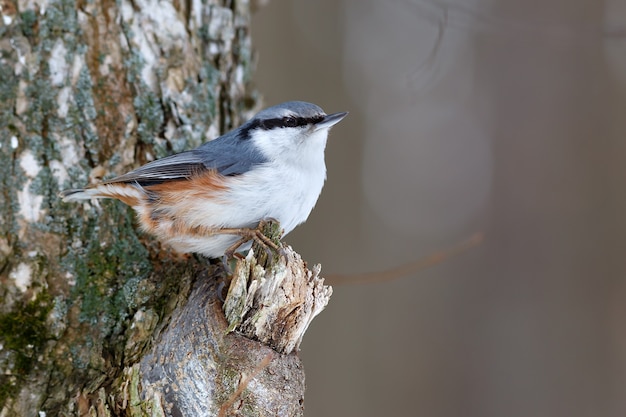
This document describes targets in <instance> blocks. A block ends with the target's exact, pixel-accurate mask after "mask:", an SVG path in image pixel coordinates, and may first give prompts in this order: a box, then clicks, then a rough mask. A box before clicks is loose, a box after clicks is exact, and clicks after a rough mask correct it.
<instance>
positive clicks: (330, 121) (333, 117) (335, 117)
mask: <svg viewBox="0 0 626 417" xmlns="http://www.w3.org/2000/svg"><path fill="white" fill-rule="evenodd" d="M347 115H348V112H347V111H344V112H341V113H333V114H328V115H326V117H324V118H323V119H322V120H321V121H319V122H317V123H316V124H315V130H319V129H328V128H330V127H332V126H334V125H336V124H337V123H339V122H340V121H341V120H342V119H343V118H344V117H346V116H347Z"/></svg>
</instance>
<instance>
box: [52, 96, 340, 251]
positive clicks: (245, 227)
mask: <svg viewBox="0 0 626 417" xmlns="http://www.w3.org/2000/svg"><path fill="white" fill-rule="evenodd" d="M347 114H348V113H334V114H329V115H327V114H326V113H324V111H323V110H322V109H321V108H320V107H318V106H316V105H315V104H311V103H306V102H302V101H290V102H286V103H282V104H279V105H277V106H273V107H270V108H267V109H265V110H263V111H261V112H259V113H258V114H256V115H255V116H254V117H253V118H252V119H251V120H249V121H248V122H246V123H244V124H243V125H242V126H240V127H239V128H237V129H234V130H231V131H230V132H228V133H226V134H224V135H222V136H220V137H218V138H217V139H214V140H212V141H209V142H207V143H205V144H203V145H201V146H200V147H198V148H196V149H193V150H191V151H186V152H182V153H179V154H176V155H172V156H168V157H165V158H162V159H158V160H156V161H153V162H150V163H148V164H146V165H144V166H142V167H140V168H137V169H136V170H134V171H131V172H129V173H127V174H124V175H121V176H119V177H117V178H113V179H111V180H107V181H103V182H101V183H98V184H94V185H89V186H87V187H85V188H81V189H72V190H65V191H62V192H61V194H60V196H61V197H62V198H63V200H64V201H77V200H87V199H92V198H115V199H118V200H120V201H122V202H123V203H125V204H128V205H129V206H131V207H132V208H133V209H135V211H136V212H137V216H138V219H139V223H140V224H141V227H142V229H143V230H145V231H146V232H149V233H151V234H153V235H155V236H156V237H157V238H158V239H159V240H160V241H162V242H164V243H166V244H168V245H169V246H171V247H172V248H173V249H174V250H176V251H178V252H181V253H188V252H194V253H200V254H203V255H205V256H208V257H211V258H213V257H220V256H223V255H225V254H226V255H227V256H229V255H233V253H234V252H235V251H236V250H238V249H241V248H243V247H245V246H241V245H242V244H243V243H245V242H247V241H249V240H251V239H258V238H259V237H261V236H260V231H259V230H258V225H259V222H261V221H263V220H266V219H275V220H277V221H279V222H280V225H281V227H282V228H283V229H284V233H285V234H287V233H289V232H290V231H291V230H293V229H294V228H295V227H296V226H297V225H299V224H300V223H303V222H304V221H305V220H306V219H307V218H308V217H309V214H310V213H311V210H312V209H313V206H315V203H316V202H317V199H318V197H319V195H320V193H321V191H322V187H323V185H324V181H325V180H326V164H325V163H324V148H325V147H326V139H327V138H328V131H329V130H330V128H331V127H332V126H334V125H335V124H336V123H338V122H340V121H341V120H342V119H343V118H344V117H345V116H346V115H347ZM246 246H247V245H246Z"/></svg>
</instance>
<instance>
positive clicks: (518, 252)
mask: <svg viewBox="0 0 626 417" xmlns="http://www.w3.org/2000/svg"><path fill="white" fill-rule="evenodd" d="M253 30H254V33H253V39H254V41H255V47H256V50H257V51H258V53H259V64H258V70H257V76H256V81H257V85H258V88H259V90H260V91H261V93H262V94H263V95H264V97H265V102H266V103H267V104H275V103H278V102H280V101H284V100H290V99H300V100H307V101H312V102H315V103H317V104H319V105H321V106H322V107H323V108H324V109H325V110H326V111H327V112H336V111H344V110H348V111H350V116H349V117H348V118H347V119H346V120H345V121H344V122H342V123H341V124H340V125H338V126H337V127H335V128H334V130H333V131H332V132H331V137H330V140H329V144H328V148H327V162H328V177H329V179H328V182H327V185H326V187H325V189H324V192H323V194H322V197H321V199H320V201H319V203H318V205H317V207H316V209H315V210H314V211H313V214H312V216H311V218H310V219H309V221H308V222H307V223H306V224H305V225H303V226H301V227H300V228H299V229H296V231H294V232H293V233H292V234H291V235H289V236H288V237H287V241H288V242H289V243H291V244H292V245H293V246H294V247H295V248H296V249H297V250H298V251H299V252H300V253H301V254H302V255H303V256H304V258H305V259H307V260H308V261H309V262H320V263H322V266H323V271H324V272H325V273H327V274H332V273H357V272H361V271H372V270H380V269H384V268H388V267H392V266H394V265H398V264H401V263H404V262H409V261H412V260H416V259H419V258H422V257H424V256H427V255H429V254H431V253H433V252H437V251H439V250H441V249H445V248H448V247H451V246H454V245H456V244H458V243H459V242H462V241H463V240H464V239H466V238H467V237H469V236H470V235H472V234H473V233H474V232H477V231H482V232H484V233H485V235H486V240H485V242H484V243H483V244H482V245H481V246H480V247H478V248H475V249H472V250H471V251H468V252H466V253H463V254H461V255H458V256H455V257H453V258H451V259H449V260H447V261H446V262H445V263H443V264H441V265H439V266H436V267H434V268H431V269H428V270H425V271H422V272H420V273H417V274H413V275H412V276H409V277H406V278H403V279H400V280H396V281H393V282H388V283H379V284H369V285H344V286H340V285H338V286H335V294H334V296H333V298H332V299H331V304H330V306H329V307H328V309H327V310H326V311H325V312H324V313H322V314H321V316H320V317H318V318H317V319H316V320H315V321H314V322H313V325H312V327H311V328H310V330H309V332H308V334H307V336H306V338H305V341H304V344H303V350H302V357H303V360H304V363H305V367H306V371H307V386H308V391H307V395H306V410H307V411H306V415H307V416H309V417H313V416H363V417H365V416H393V415H398V416H429V417H432V416H441V417H448V416H450V417H458V416H463V417H472V416H476V417H479V416H480V417H501V416H506V417H516V416H520V417H522V416H524V417H525V416H534V417H537V416H624V415H626V331H625V330H626V324H625V323H626V279H625V272H626V256H625V253H624V251H625V248H626V193H625V187H626V1H624V0H608V1H604V2H602V1H594V0H544V1H542V2H529V1H523V0H506V1H495V0H492V1H487V0H471V1H468V0H454V1H447V2H440V1H419V0H413V1H388V0H387V1H385V0H358V1H357V0H343V1H336V0H324V1H309V0H293V1H287V0H271V1H270V2H269V4H268V5H267V6H266V7H264V8H262V9H261V10H259V11H258V12H257V13H256V15H255V17H254V25H253Z"/></svg>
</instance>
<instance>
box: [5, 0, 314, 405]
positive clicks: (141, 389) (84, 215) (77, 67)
mask: <svg viewBox="0 0 626 417" xmlns="http://www.w3.org/2000/svg"><path fill="white" fill-rule="evenodd" d="M249 13H250V12H249V3H248V2H247V1H246V0H241V1H236V2H222V1H217V0H206V1H188V2H178V1H173V2H168V1H156V0H133V1H128V0H120V1H116V2H110V1H104V0H93V1H89V2H84V1H78V2H75V1H70V0H38V1H36V2H30V1H22V0H0V15H1V16H0V17H1V19H0V167H2V169H0V415H1V416H3V417H5V416H6V417H11V416H32V415H38V414H41V413H45V414H46V415H48V416H57V415H65V416H78V415H81V416H82V415H92V416H110V415H133V416H139V415H145V414H146V413H150V414H152V415H192V416H198V415H202V416H205V415H207V416H208V415H233V414H235V415H237V414H239V415H246V413H247V414H254V413H256V415H259V414H265V415H276V414H281V415H289V414H292V415H293V414H299V413H301V408H302V405H301V399H302V395H303V389H304V385H303V373H302V369H301V367H300V363H299V361H298V359H297V357H295V356H293V355H283V354H279V353H277V352H276V351H274V350H271V349H270V348H268V347H264V346H263V344H262V343H259V342H257V341H251V340H248V339H246V338H244V337H243V336H242V335H241V334H239V333H237V332H231V333H228V331H227V330H228V325H227V324H226V321H225V319H224V317H223V313H222V312H221V308H219V306H220V305H221V302H220V301H219V297H216V292H215V291H214V290H212V288H213V286H214V285H215V284H214V282H215V280H216V279H217V277H222V279H223V274H222V273H221V272H220V270H219V269H216V267H215V266H211V265H208V264H207V262H206V261H202V260H200V259H198V258H196V257H193V256H191V257H188V258H181V257H179V256H176V255H174V254H171V253H169V252H168V250H167V248H162V247H160V245H159V244H158V243H157V242H155V241H154V240H152V239H151V238H150V237H149V236H146V235H144V234H142V233H139V232H138V231H137V228H136V223H135V221H134V214H133V213H132V211H131V210H130V209H129V208H128V207H126V206H124V205H123V204H121V203H119V202H116V201H105V200H103V201H97V202H87V203H84V204H65V203H62V202H61V201H60V200H59V199H58V197H57V193H58V192H59V191H60V190H61V189H65V188H73V187H79V186H84V185H85V184H87V183H89V182H92V181H95V180H97V179H99V178H101V177H112V176H115V175H119V174H122V173H124V172H126V171H128V170H130V169H133V168H136V167H137V166H139V165H140V164H143V163H145V162H147V161H149V160H152V159H154V158H160V157H163V156H165V155H168V154H171V153H174V152H179V151H182V150H184V149H190V148H193V147H195V146H198V145H199V144H200V143H202V142H204V141H206V140H208V139H211V138H214V137H216V136H218V135H219V133H221V132H223V131H226V130H228V129H230V128H232V127H234V126H236V125H238V124H239V123H241V122H242V120H243V119H244V118H245V117H246V116H249V114H246V112H248V111H250V112H251V111H252V110H256V109H255V107H257V100H256V97H255V94H254V93H253V92H251V89H250V86H249V79H250V73H251V67H252V53H251V49H250V36H249V23H250V14H249ZM268 198H270V197H268ZM247 262H252V260H251V259H249V260H248V261H247ZM237 270H238V271H239V270H240V268H239V269H237ZM306 274H307V273H303V276H307V275H306ZM298 323H300V325H302V324H304V323H306V320H304V321H298ZM211 334H214V335H215V336H219V337H215V338H212V336H210V335H211ZM298 337H299V336H298ZM258 339H259V340H261V338H258ZM293 346H294V347H295V346H297V343H296V344H294V345H293ZM268 352H273V353H268ZM272 378H274V382H268V383H267V384H264V383H261V381H264V380H265V379H267V380H268V381H269V380H271V379H272ZM281 378H282V379H281ZM276 381H282V384H279V383H278V382H276ZM286 381H288V382H286ZM272 384H274V385H272ZM278 386H281V387H282V388H281V391H280V398H282V400H283V403H282V404H278V403H272V401H275V400H276V398H278V397H277V396H274V397H272V396H264V394H265V393H267V394H272V393H274V392H278V391H276V390H278V388H277V387H278ZM272 387H274V388H272ZM251 398H255V401H254V402H247V401H248V399H251ZM272 398H274V400H272ZM285 401H289V402H290V403H289V404H286V403H285ZM247 404H255V406H254V407H257V406H258V407H259V408H257V409H256V410H255V409H253V408H251V407H252V406H250V407H248V406H247ZM262 404H269V405H268V407H267V408H262V407H261V405H262ZM272 404H273V405H272ZM279 406H282V407H286V408H285V409H281V408H279ZM267 410H271V411H267ZM276 410H279V411H276ZM280 410H288V411H285V412H284V413H283V412H282V411H280ZM41 415H43V414H41Z"/></svg>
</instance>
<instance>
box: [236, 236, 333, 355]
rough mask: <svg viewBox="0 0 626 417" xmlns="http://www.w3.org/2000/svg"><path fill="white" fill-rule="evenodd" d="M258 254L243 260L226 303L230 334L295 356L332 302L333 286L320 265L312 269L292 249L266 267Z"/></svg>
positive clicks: (238, 265)
mask: <svg viewBox="0 0 626 417" xmlns="http://www.w3.org/2000/svg"><path fill="white" fill-rule="evenodd" d="M253 254H254V251H251V252H250V253H249V254H248V256H247V257H246V258H245V259H242V260H239V262H237V266H236V269H235V273H234V276H233V279H232V282H231V285H230V289H229V291H228V295H227V297H226V300H225V305H224V311H225V313H226V318H227V320H228V323H229V330H235V331H238V332H240V333H241V334H243V335H245V336H246V337H249V338H251V339H253V340H258V341H260V342H262V343H263V344H265V345H268V346H271V347H272V348H274V349H275V350H276V351H278V352H281V353H286V354H288V353H291V352H292V351H293V350H294V349H298V348H299V347H300V342H301V341H302V337H303V336H304V333H305V332H306V329H307V328H308V327H309V324H310V323H311V321H312V320H313V318H314V317H315V316H317V315H318V314H319V313H320V312H321V311H322V310H323V309H324V307H326V305H327V304H328V301H329V299H330V296H331V295H332V288H331V287H329V286H326V285H324V279H323V278H321V277H320V276H319V273H320V270H321V268H320V266H319V265H315V267H314V268H313V271H311V270H309V269H308V268H307V266H306V262H304V261H303V260H302V258H301V257H300V255H298V254H297V253H296V252H294V251H293V249H292V248H291V247H289V246H287V247H284V248H283V249H282V254H281V256H280V257H278V260H276V261H275V262H273V263H271V264H270V265H269V266H266V267H263V266H262V265H260V264H259V263H258V260H257V258H255V257H254V256H253Z"/></svg>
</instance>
